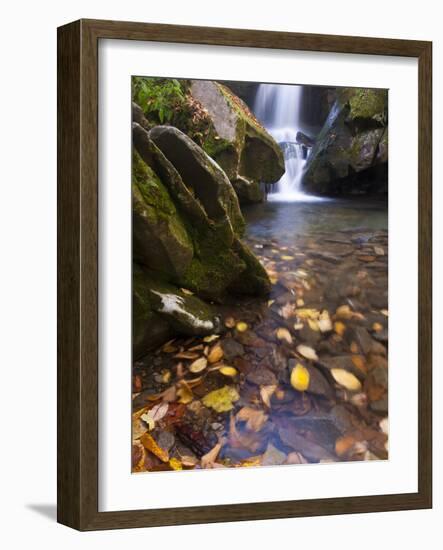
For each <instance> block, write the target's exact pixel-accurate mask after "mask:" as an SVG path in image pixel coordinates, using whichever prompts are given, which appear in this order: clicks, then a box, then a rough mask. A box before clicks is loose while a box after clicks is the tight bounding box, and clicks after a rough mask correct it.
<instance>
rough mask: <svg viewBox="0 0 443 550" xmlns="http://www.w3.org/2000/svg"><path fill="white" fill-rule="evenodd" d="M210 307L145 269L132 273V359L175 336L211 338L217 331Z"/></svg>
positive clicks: (217, 320)
mask: <svg viewBox="0 0 443 550" xmlns="http://www.w3.org/2000/svg"><path fill="white" fill-rule="evenodd" d="M219 324H220V323H219V319H218V317H217V316H216V314H215V313H214V311H213V309H212V308H211V306H209V305H208V304H206V303H205V302H203V301H202V300H200V299H199V298H197V297H195V296H190V295H188V294H186V293H185V292H183V291H182V290H179V289H178V288H176V287H174V286H172V285H169V284H167V283H165V282H162V281H159V280H158V279H154V278H153V277H152V274H150V273H149V272H148V271H146V269H145V268H142V267H141V266H139V265H137V264H135V265H134V269H133V355H134V358H135V359H137V358H139V357H141V356H142V355H143V354H144V353H146V351H147V350H149V349H150V348H152V347H155V346H157V345H159V344H161V343H163V342H164V341H165V340H167V339H168V338H171V337H172V336H175V335H189V336H195V335H202V334H211V333H213V332H216V331H217V330H218V329H219Z"/></svg>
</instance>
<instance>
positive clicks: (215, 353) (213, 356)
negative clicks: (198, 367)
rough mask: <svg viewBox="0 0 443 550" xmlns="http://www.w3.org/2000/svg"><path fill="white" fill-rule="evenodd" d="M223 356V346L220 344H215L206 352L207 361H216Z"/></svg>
mask: <svg viewBox="0 0 443 550" xmlns="http://www.w3.org/2000/svg"><path fill="white" fill-rule="evenodd" d="M222 358H223V348H222V347H221V346H220V344H216V345H215V346H214V347H213V348H212V349H211V351H210V352H209V354H208V361H209V362H210V363H217V361H220V360H221V359H222Z"/></svg>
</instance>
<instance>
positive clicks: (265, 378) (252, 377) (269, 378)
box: [246, 365, 277, 386]
mask: <svg viewBox="0 0 443 550" xmlns="http://www.w3.org/2000/svg"><path fill="white" fill-rule="evenodd" d="M246 380H247V381H248V382H250V383H251V384H255V385H256V386H272V385H274V384H277V378H276V376H275V374H274V373H273V372H272V371H271V370H269V369H267V368H264V367H262V366H260V365H258V366H257V367H256V368H254V370H252V371H251V372H249V373H248V375H247V376H246Z"/></svg>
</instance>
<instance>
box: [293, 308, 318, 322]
mask: <svg viewBox="0 0 443 550" xmlns="http://www.w3.org/2000/svg"><path fill="white" fill-rule="evenodd" d="M296 313H297V316H298V317H299V318H300V319H314V320H315V319H318V318H319V317H320V312H319V311H318V310H317V309H309V308H302V309H297V310H296Z"/></svg>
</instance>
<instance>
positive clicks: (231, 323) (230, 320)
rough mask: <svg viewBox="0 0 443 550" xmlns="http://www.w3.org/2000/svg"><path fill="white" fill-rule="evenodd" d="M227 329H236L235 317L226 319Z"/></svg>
mask: <svg viewBox="0 0 443 550" xmlns="http://www.w3.org/2000/svg"><path fill="white" fill-rule="evenodd" d="M225 327H226V328H234V327H235V319H234V317H226V319H225Z"/></svg>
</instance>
